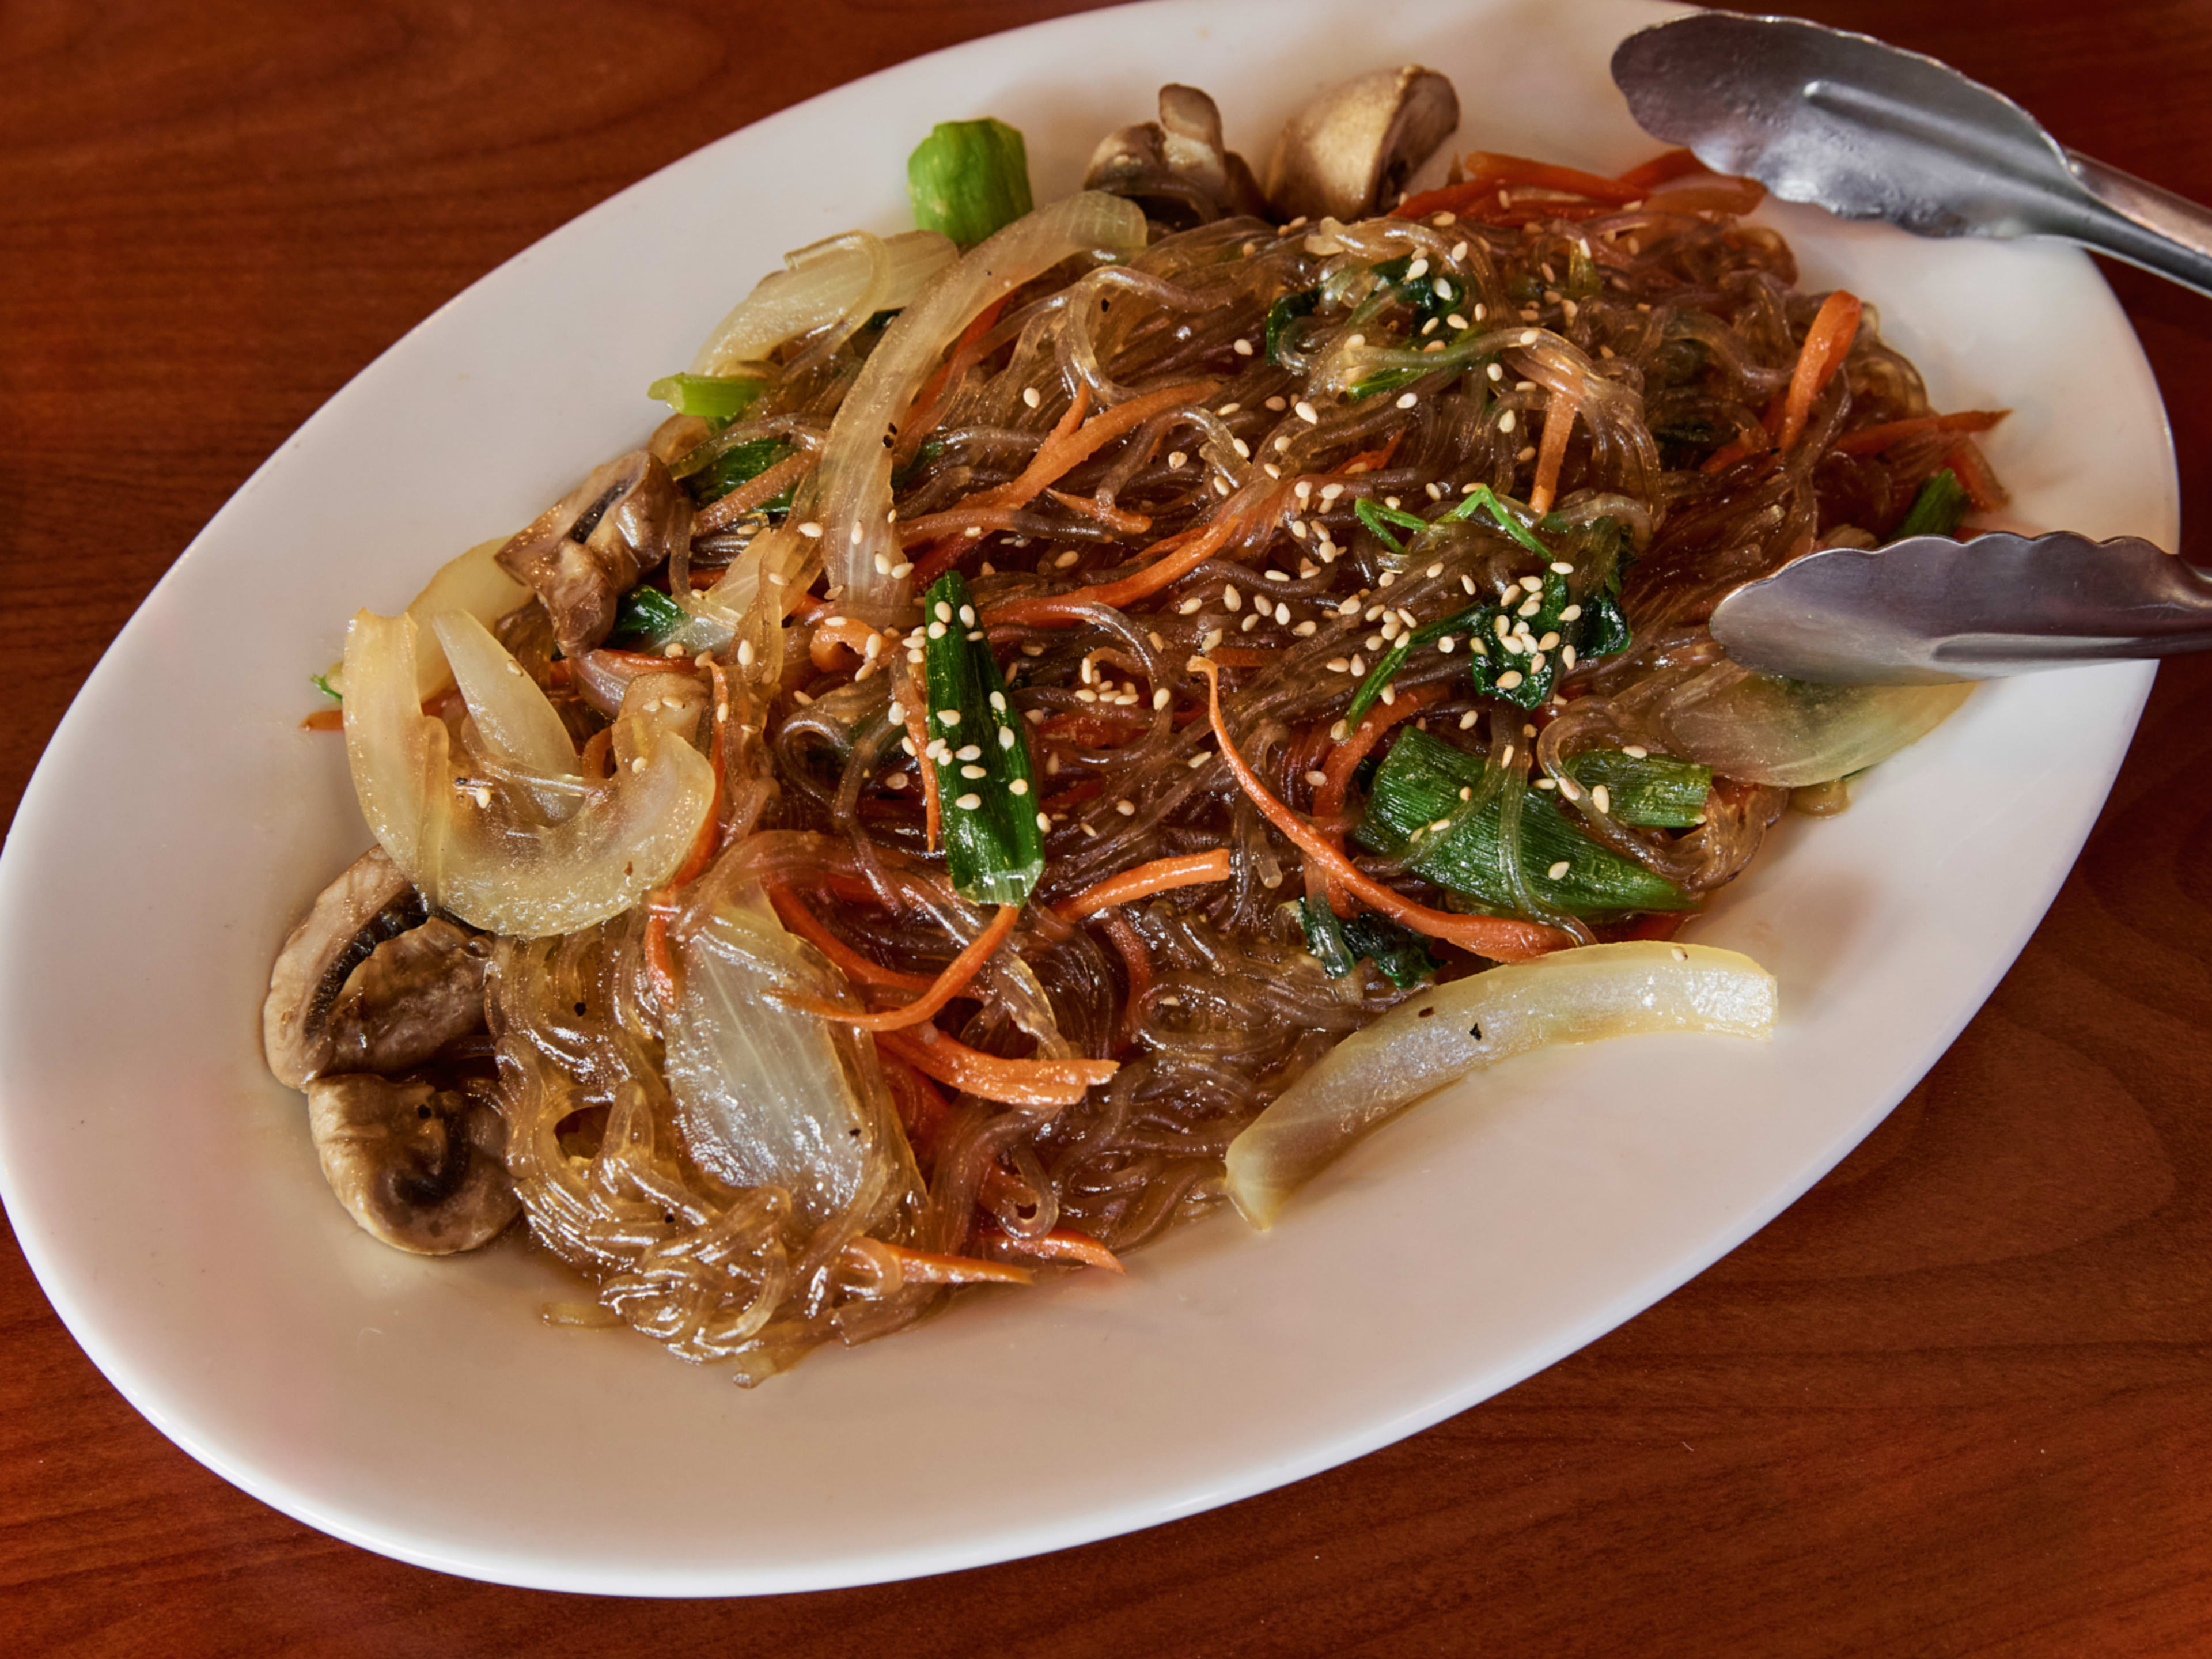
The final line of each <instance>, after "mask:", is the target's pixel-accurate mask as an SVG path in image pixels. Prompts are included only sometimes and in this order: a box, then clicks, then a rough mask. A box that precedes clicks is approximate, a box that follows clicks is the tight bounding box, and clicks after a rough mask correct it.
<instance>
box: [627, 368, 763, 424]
mask: <svg viewBox="0 0 2212 1659" xmlns="http://www.w3.org/2000/svg"><path fill="white" fill-rule="evenodd" d="M767 390H768V382H767V381H766V380H761V379H759V378H758V377H757V376H755V375H750V374H664V375H662V376H661V377H660V378H659V380H655V381H654V382H653V384H652V385H651V386H647V387H646V389H645V395H646V396H647V397H648V398H659V400H660V401H661V402H662V403H665V404H667V405H668V406H669V407H670V408H671V409H672V410H675V411H676V412H677V413H678V415H696V416H699V417H700V418H701V419H702V420H708V421H713V422H716V423H718V424H719V425H721V426H727V425H728V424H729V423H730V422H732V421H734V420H736V419H737V418H738V416H741V415H743V414H744V412H745V411H746V410H749V409H750V408H751V407H752V406H753V404H756V403H757V402H758V401H759V400H760V395H761V393H762V392H765V391H767Z"/></svg>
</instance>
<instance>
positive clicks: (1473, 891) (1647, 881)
mask: <svg viewBox="0 0 2212 1659" xmlns="http://www.w3.org/2000/svg"><path fill="white" fill-rule="evenodd" d="M1488 770H1489V767H1488V763H1486V762H1485V761H1484V760H1483V759H1481V757H1479V756H1475V755H1470V754H1468V753H1467V752H1465V751H1464V750H1459V749H1455V748H1453V747H1452V746H1451V745H1450V744H1448V743H1445V742H1443V740H1442V739H1441V738H1435V737H1431V735H1430V734H1429V733H1428V732H1423V731H1421V730H1419V728H1418V727H1416V728H1414V729H1413V730H1411V731H1407V732H1403V733H1401V736H1400V737H1399V738H1398V741H1397V742H1396V744H1394V745H1392V747H1391V750H1390V752H1389V756H1387V757H1385V758H1384V760H1383V764H1382V766H1381V767H1380V768H1379V769H1377V770H1376V774H1375V782H1374V787H1373V788H1372V790H1371V791H1370V793H1369V795H1368V799H1367V816H1366V817H1365V818H1364V820H1363V821H1362V822H1361V823H1360V826H1359V828H1358V830H1356V831H1355V832H1354V838H1355V839H1356V840H1357V841H1358V842H1359V844H1360V845H1361V846H1363V847H1364V848H1368V849H1369V850H1370V851H1372V852H1376V853H1381V854H1384V855H1386V856H1388V857H1391V858H1401V859H1403V860H1405V861H1406V864H1407V867H1408V868H1410V869H1411V870H1413V872H1415V873H1416V874H1417V875H1420V876H1424V877H1426V878H1428V879H1429V880H1431V881H1433V882H1435V883H1436V884H1437V885H1439V886H1441V887H1447V888H1449V889H1450V890H1452V891H1453V892H1455V893H1456V894H1458V895H1459V896H1461V897H1462V898H1464V899H1469V900H1472V901H1473V902H1474V903H1476V904H1477V905H1480V906H1481V907H1482V908H1485V909H1489V910H1494V911H1498V912H1502V913H1504V914H1509V915H1510V914H1513V913H1514V909H1515V903H1514V899H1513V890H1514V887H1515V883H1514V882H1513V880H1512V877H1511V874H1510V872H1508V871H1507V870H1506V868H1505V862H1504V845H1503V842H1502V841H1501V839H1500V836H1499V831H1498V817H1499V805H1500V803H1499V800H1498V796H1497V795H1496V793H1495V792H1480V785H1481V784H1482V783H1483V781H1484V776H1485V774H1486V772H1487V771H1488ZM1462 789H1470V790H1477V791H1478V792H1479V793H1481V794H1486V796H1487V799H1482V800H1481V804H1480V806H1479V807H1476V808H1474V809H1473V810H1470V811H1467V812H1466V813H1464V814H1462V813H1460V812H1459V811H1458V809H1459V808H1460V806H1461V805H1462V802H1461V799H1460V791H1461V790H1462ZM1437 823H1443V825H1444V828H1443V829H1436V828H1433V827H1432V826H1434V825H1436V824H1437ZM1521 854H1522V869H1521V872H1520V874H1521V878H1522V881H1523V882H1525V883H1526V884H1527V888H1528V892H1529V893H1530V894H1531V895H1532V896H1534V898H1535V899H1536V901H1537V902H1539V903H1541V904H1543V905H1546V906H1547V907H1549V908H1551V909H1553V910H1554V911H1557V912H1559V913H1560V914H1562V915H1574V916H1620V915H1633V914H1635V913H1637V912H1639V911H1645V910H1689V909H1694V908H1696V906H1697V901H1696V900H1695V899H1693V898H1692V897H1691V896H1689V895H1688V894H1686V893H1685V892H1683V891H1682V890H1680V888H1678V887H1676V886H1674V884H1672V883H1670V882H1667V881H1663V880H1662V879H1661V878H1659V877H1657V876H1655V875H1653V874H1652V873H1651V872H1650V871H1649V870H1646V869H1645V868H1644V866H1642V865H1640V864H1633V863H1631V862H1630V861H1629V860H1626V859H1624V858H1622V857H1620V855H1619V854H1615V853H1613V852H1612V851H1610V850H1608V849H1607V848H1603V847H1601V846H1599V845H1598V844H1597V842H1594V841H1592V840H1591V839H1590V838H1589V836H1586V835H1584V834H1583V832H1582V831H1581V830H1580V829H1577V828H1576V827H1575V825H1574V824H1573V823H1572V822H1571V821H1570V820H1569V818H1568V817H1567V816H1566V814H1565V813H1564V812H1562V811H1560V810H1559V807H1558V805H1556V804H1554V803H1553V801H1552V799H1550V798H1549V797H1548V796H1547V795H1545V794H1542V793H1538V792H1535V791H1533V790H1532V791H1530V792H1529V793H1528V795H1527V796H1525V797H1524V798H1523V799H1522V804H1521ZM1562 865H1564V866H1565V869H1561V868H1560V866H1562ZM1554 871H1558V872H1559V873H1558V874H1556V875H1555V874H1553V872H1554Z"/></svg>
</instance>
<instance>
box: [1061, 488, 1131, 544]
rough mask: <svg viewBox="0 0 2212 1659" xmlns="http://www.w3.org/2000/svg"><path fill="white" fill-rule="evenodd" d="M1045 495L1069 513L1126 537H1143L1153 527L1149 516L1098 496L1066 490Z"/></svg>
mask: <svg viewBox="0 0 2212 1659" xmlns="http://www.w3.org/2000/svg"><path fill="white" fill-rule="evenodd" d="M1044 493H1045V494H1046V495H1049V496H1051V497H1052V498H1053V500H1054V501H1058V502H1059V503H1060V505H1061V506H1062V507H1066V509H1067V510H1068V511H1069V512H1071V513H1079V514H1080V515H1081V516H1082V517H1084V518H1086V519H1095V520H1097V521H1098V522H1099V523H1100V524H1103V525H1104V526H1106V528H1107V529H1109V530H1112V531H1115V532H1119V533H1120V534H1121V535H1124V536H1141V535H1143V534H1144V533H1145V532H1146V531H1148V530H1150V529H1151V528H1152V518H1151V516H1150V515H1149V514H1147V513H1132V512H1130V511H1129V509H1128V508H1127V507H1116V506H1115V505H1114V504H1113V503H1112V502H1111V501H1100V500H1099V499H1098V498H1097V496H1096V495H1070V494H1069V493H1068V492H1067V491H1066V490H1065V489H1048V490H1046V491H1045V492H1044Z"/></svg>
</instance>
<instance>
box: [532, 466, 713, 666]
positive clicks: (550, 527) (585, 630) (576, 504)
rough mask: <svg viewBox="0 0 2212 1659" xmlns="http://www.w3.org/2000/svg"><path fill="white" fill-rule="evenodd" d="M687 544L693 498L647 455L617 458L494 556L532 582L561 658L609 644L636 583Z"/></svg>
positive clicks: (596, 472) (541, 514) (564, 497)
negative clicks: (618, 609)
mask: <svg viewBox="0 0 2212 1659" xmlns="http://www.w3.org/2000/svg"><path fill="white" fill-rule="evenodd" d="M690 538H691V498H690V496H688V495H685V494H684V491H683V490H682V489H679V488H678V485H677V483H676V480H675V479H674V478H673V477H670V476H669V471H668V468H667V466H666V465H665V464H664V463H663V462H662V461H661V459H660V458H659V456H657V455H655V454H653V453H652V452H651V451H649V450H644V449H637V450H632V451H631V452H630V453H629V454H627V455H617V457H615V459H613V460H611V461H609V462H608V463H607V464H606V465H604V466H602V467H600V468H599V469H598V470H597V471H594V472H593V473H592V476H591V477H588V478H586V479H585V480H584V482H583V483H580V484H578V485H577V486H576V487H575V489H572V490H570V491H569V492H568V494H567V495H563V496H562V498H561V499H560V500H559V501H556V502H555V503H554V504H553V505H552V506H551V507H548V508H547V509H546V510H545V511H544V513H540V514H539V515H538V518H537V519H536V520H533V521H532V523H531V524H530V525H529V526H527V527H526V528H525V529H524V530H522V531H521V532H519V533H518V534H517V535H516V536H515V537H514V538H513V539H512V540H511V541H509V542H508V543H507V545H506V546H505V547H502V548H501V549H500V550H499V552H498V554H497V558H498V560H499V563H500V567H501V568H502V569H504V570H506V571H507V573H508V574H510V575H513V576H515V577H517V578H519V579H520V580H523V581H526V582H527V583H529V584H530V587H531V591H532V592H534V593H536V594H537V595H538V599H539V601H540V603H542V604H543V605H544V607H545V610H546V612H547V614H548V615H550V617H552V618H553V635H554V637H555V638H556V640H558V641H560V643H561V650H562V654H564V655H566V656H570V657H579V656H581V655H582V654H583V653H585V652H586V651H588V650H590V649H591V648H592V647H593V646H595V645H597V644H599V641H602V640H604V639H605V638H606V636H607V635H608V634H609V633H610V632H611V630H612V629H613V628H614V625H615V607H616V605H617V604H618V603H619V602H620V600H621V599H622V596H623V594H625V593H627V592H629V590H630V589H631V588H633V587H635V586H637V582H638V578H639V577H641V576H642V575H643V574H645V573H646V572H647V571H648V570H651V569H653V568H654V567H655V566H657V565H659V564H660V563H661V562H663V561H664V560H665V559H666V558H667V557H668V556H669V554H670V553H671V552H672V551H673V550H675V549H677V548H678V547H680V546H682V545H684V544H685V543H687V542H689V541H690Z"/></svg>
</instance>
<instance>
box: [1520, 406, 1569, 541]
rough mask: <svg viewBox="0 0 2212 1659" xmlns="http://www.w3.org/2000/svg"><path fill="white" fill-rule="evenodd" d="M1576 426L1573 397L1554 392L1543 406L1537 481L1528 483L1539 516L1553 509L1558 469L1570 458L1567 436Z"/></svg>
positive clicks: (1532, 505) (1532, 508)
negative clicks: (1542, 432)
mask: <svg viewBox="0 0 2212 1659" xmlns="http://www.w3.org/2000/svg"><path fill="white" fill-rule="evenodd" d="M1574 429H1575V403H1574V399H1573V398H1567V397H1563V396H1561V395H1560V394H1559V392H1553V394H1552V396H1551V398H1550V399H1549V400H1548V401H1547V403H1546V404H1545V405H1544V436H1543V438H1542V440H1541V441H1540V442H1539V444H1538V446H1537V448H1536V477H1535V481H1534V483H1531V484H1530V485H1529V486H1528V510H1529V511H1530V512H1531V513H1534V514H1536V516H1537V517H1539V518H1541V517H1542V516H1543V515H1544V514H1545V513H1549V512H1550V511H1551V510H1552V497H1553V495H1556V494H1558V492H1559V468H1560V467H1561V466H1562V465H1565V462H1566V459H1567V439H1568V438H1569V437H1570V436H1571V435H1572V434H1573V432H1574Z"/></svg>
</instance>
